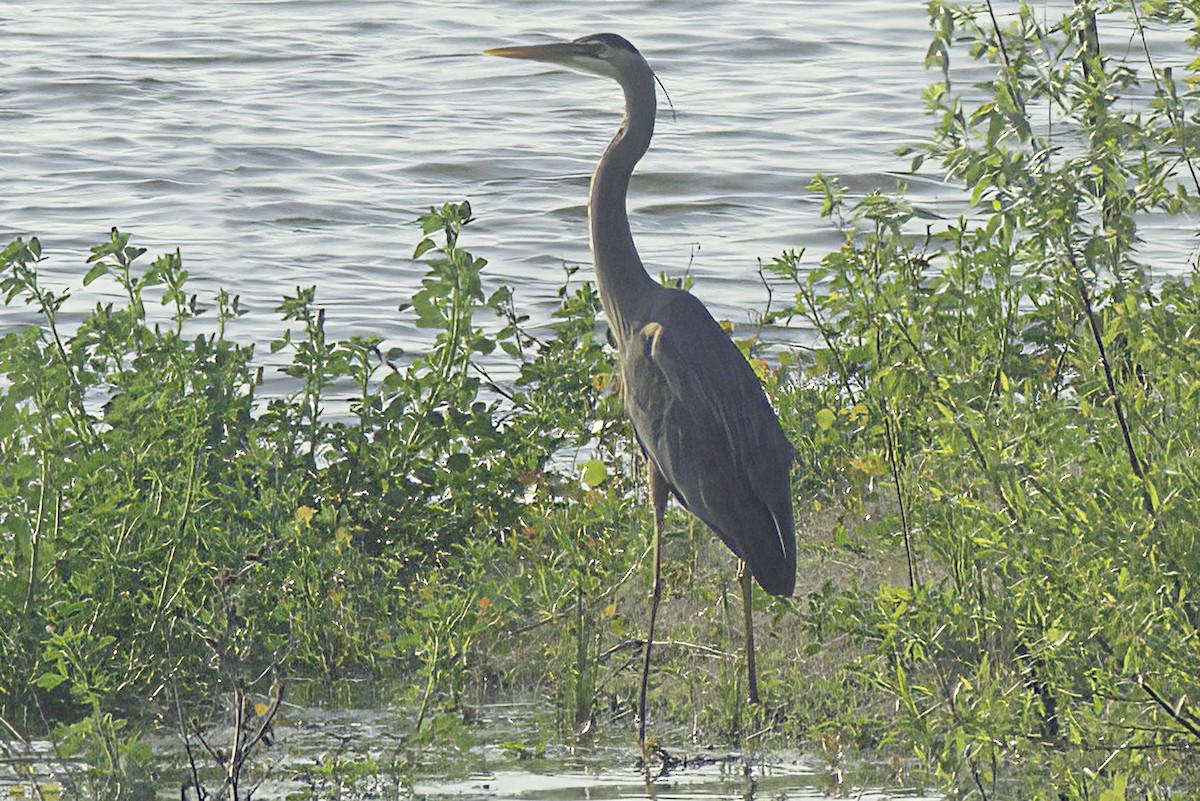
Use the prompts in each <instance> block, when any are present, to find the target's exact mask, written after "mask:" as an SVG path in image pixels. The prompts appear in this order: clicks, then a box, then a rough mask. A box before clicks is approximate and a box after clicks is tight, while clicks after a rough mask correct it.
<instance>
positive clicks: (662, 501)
mask: <svg viewBox="0 0 1200 801" xmlns="http://www.w3.org/2000/svg"><path fill="white" fill-rule="evenodd" d="M650 500H651V501H652V502H653V504H654V588H653V589H652V590H651V592H650V625H649V627H648V629H647V631H646V649H645V651H644V652H643V657H642V689H641V692H640V693H639V694H638V745H639V746H640V747H641V749H642V752H643V753H645V750H646V686H647V684H648V683H649V681H650V649H651V646H653V645H654V622H655V620H656V619H657V618H658V601H659V599H660V598H662V528H663V515H664V514H665V513H666V509H667V482H666V479H664V478H663V477H662V474H660V473H659V472H658V468H657V467H655V466H654V463H653V462H651V463H650Z"/></svg>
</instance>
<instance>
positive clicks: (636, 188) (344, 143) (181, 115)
mask: <svg viewBox="0 0 1200 801" xmlns="http://www.w3.org/2000/svg"><path fill="white" fill-rule="evenodd" d="M1049 5H1052V6H1053V5H1063V4H1062V3H1059V4H1053V3H1052V4H1049ZM1067 5H1069V4H1067ZM605 30H608V31H615V32H618V33H621V34H623V35H625V36H626V37H628V38H629V39H631V40H632V41H633V42H634V43H635V44H637V45H638V46H639V47H640V48H641V49H642V51H643V52H644V53H645V54H646V56H647V57H648V58H649V60H650V61H651V63H652V64H653V65H654V66H655V67H656V68H657V70H658V72H659V74H660V76H661V78H662V81H663V83H664V84H665V86H666V87H667V90H668V91H669V92H670V95H671V99H672V101H673V104H674V107H675V110H676V115H675V117H674V118H672V116H671V115H670V114H669V113H668V110H667V107H666V104H665V103H662V102H661V100H660V108H661V111H660V120H659V126H658V131H657V135H656V138H655V141H654V144H653V146H652V148H651V151H650V153H649V155H648V156H647V157H646V158H645V160H644V161H643V162H642V165H641V167H640V169H639V172H638V174H637V175H636V176H635V179H634V184H633V188H632V198H631V202H630V207H631V213H632V219H633V225H634V228H635V234H636V236H637V238H638V242H639V245H640V247H641V250H642V253H643V257H644V260H645V261H646V263H647V265H648V267H649V268H650V269H651V270H652V271H653V272H658V271H666V272H668V273H675V274H678V273H681V272H683V271H684V270H685V269H687V268H688V265H689V262H690V263H691V270H692V272H693V273H694V274H695V275H696V276H697V278H698V284H697V287H696V291H697V294H699V295H700V296H701V297H702V298H703V299H704V300H705V301H706V302H708V303H709V304H710V306H712V307H713V308H714V312H715V313H716V314H717V316H718V317H725V318H728V319H731V320H733V321H735V322H745V321H746V320H747V310H748V309H749V308H752V307H753V308H757V307H761V305H762V303H763V302H764V300H765V297H766V295H765V292H764V290H763V288H762V286H761V285H760V283H759V280H758V277H757V275H756V274H755V267H756V262H757V259H758V258H765V259H769V258H771V257H772V256H774V255H776V254H777V253H778V252H779V251H780V250H781V249H783V248H787V247H807V248H808V249H809V253H810V254H813V255H812V260H811V261H812V262H813V263H815V261H816V258H817V257H818V256H819V254H820V253H822V252H826V251H828V250H829V249H830V248H832V247H835V246H836V244H837V241H838V239H837V235H836V234H834V233H833V232H832V231H831V230H830V229H829V227H828V226H827V225H825V224H824V223H823V222H822V221H820V219H819V215H818V206H817V204H816V203H815V201H814V200H813V199H812V198H811V196H810V195H809V193H808V192H807V191H806V189H805V185H806V184H807V182H808V181H809V179H810V178H811V177H812V176H813V174H815V173H817V172H826V173H833V174H838V175H841V176H843V177H844V179H845V181H846V182H847V183H848V184H849V185H850V187H852V188H854V189H859V190H863V191H865V190H867V189H870V188H873V187H875V186H877V185H888V184H890V183H892V181H890V180H889V177H888V173H889V171H896V170H900V171H903V170H905V169H906V168H907V166H908V161H907V160H906V159H902V158H900V157H897V156H896V155H895V154H894V150H895V148H896V147H897V146H898V145H901V144H904V143H908V142H914V141H917V140H919V139H920V138H921V137H922V136H923V134H924V132H925V131H926V130H927V128H928V121H927V120H926V118H925V117H924V116H923V113H922V102H921V100H920V91H921V88H922V87H923V86H925V85H926V84H927V83H928V82H929V80H930V76H929V75H927V74H926V73H925V71H924V69H923V67H922V62H923V58H924V53H925V49H926V46H927V44H928V41H929V38H928V33H927V30H926V22H925V10H924V3H922V2H917V1H916V0H842V2H836V3H830V2H827V1H826V0H821V1H820V2H817V1H816V0H786V1H784V0H738V2H715V0H655V2H625V1H624V0H603V2H593V3H575V2H565V0H489V2H453V1H452V0H451V1H449V2H447V1H439V2H429V1H428V0H410V1H409V2H403V3H399V2H381V1H379V0H274V1H272V0H265V1H264V0H207V1H206V2H203V3H177V2H169V1H168V0H118V1H116V2H108V3H83V2H70V1H69V0H40V1H39V2H21V0H6V1H5V2H4V3H3V4H0V75H2V76H3V79H2V80H0V185H2V186H3V187H4V191H3V192H2V193H0V236H2V237H4V238H7V237H9V236H12V235H15V234H38V235H40V236H41V237H42V238H43V242H44V245H45V246H46V248H47V250H48V252H49V253H50V254H51V255H52V256H53V260H52V262H51V263H50V266H49V269H51V270H52V271H53V275H54V277H55V278H56V281H57V284H56V285H59V286H61V285H63V284H66V283H68V282H69V283H70V284H71V285H72V286H78V285H79V283H80V281H79V277H80V275H81V274H82V268H81V267H80V266H79V265H80V264H81V262H82V260H83V258H84V257H85V256H86V252H87V248H88V247H89V246H90V245H94V244H97V243H98V242H100V241H101V240H103V239H104V238H105V237H106V235H107V231H108V229H109V227H110V226H113V225H117V226H119V227H121V228H122V229H125V230H131V231H133V232H135V234H136V236H137V241H138V242H139V243H140V244H142V245H144V246H146V247H148V248H149V249H150V251H151V255H153V254H154V253H157V252H160V251H162V250H166V249H169V248H173V247H175V246H176V245H178V246H180V247H181V248H182V250H183V255H184V258H185V262H186V264H187V266H188V267H189V268H190V270H191V272H192V275H193V276H194V281H193V282H194V284H195V286H194V287H193V288H194V289H197V290H200V291H201V293H202V295H208V294H210V293H211V292H212V291H214V290H215V289H216V288H217V287H218V286H225V287H227V288H228V289H230V290H231V291H233V292H238V293H240V294H241V296H242V300H243V303H244V305H246V306H248V307H249V308H250V309H251V311H252V314H251V315H249V316H248V317H247V318H246V319H245V320H243V326H242V329H241V331H240V335H241V336H246V337H248V338H252V339H258V340H261V339H265V338H266V337H268V336H271V335H272V334H277V333H278V330H279V329H278V324H277V322H276V321H275V317H274V314H273V311H272V310H273V308H274V306H275V305H277V303H278V301H279V298H280V296H281V295H282V294H283V293H284V292H285V291H288V290H289V289H291V288H294V287H295V286H297V285H309V284H317V285H318V286H319V296H318V297H319V298H320V299H322V300H323V301H324V302H325V303H326V304H327V305H328V307H329V309H328V320H329V322H330V324H331V327H332V328H333V331H334V334H335V335H338V336H342V335H346V334H349V333H368V332H380V333H382V334H383V335H384V336H386V337H387V338H388V340H389V341H390V342H391V343H393V344H401V345H404V346H406V347H412V346H413V345H417V346H419V345H420V342H421V336H422V333H421V332H418V331H417V330H416V329H414V328H413V327H412V326H411V325H410V324H409V323H408V322H407V321H406V320H405V319H404V318H403V317H402V316H401V315H399V314H397V312H396V306H397V304H398V303H400V302H402V301H403V300H405V299H406V298H407V297H408V296H409V295H410V294H411V293H412V291H413V290H414V288H415V287H416V286H417V284H418V280H419V275H420V268H419V267H418V266H417V265H414V264H413V263H412V262H411V261H410V260H409V259H408V256H409V255H410V254H411V253H412V249H413V246H414V244H415V243H416V241H417V239H418V232H417V230H416V229H415V227H414V225H413V221H414V220H415V219H416V217H417V216H418V214H420V213H421V212H422V211H423V210H425V209H427V208H428V207H429V206H430V205H433V204H438V203H441V202H442V201H445V200H450V199H462V198H468V199H470V200H471V202H472V204H473V206H474V208H475V211H476V214H477V216H478V218H479V221H478V223H477V224H476V225H474V226H472V229H471V230H470V231H469V236H468V238H467V239H466V244H467V246H468V247H469V248H471V249H472V250H474V251H475V252H476V253H477V254H479V255H483V256H486V257H487V258H488V259H489V260H490V262H491V264H490V267H489V270H490V277H491V280H492V281H493V282H497V283H498V282H506V283H510V284H512V285H513V286H515V287H516V289H517V302H518V304H519V305H520V306H521V307H522V309H523V310H524V311H527V312H528V313H530V314H531V315H532V318H533V321H534V322H535V323H538V322H544V321H545V320H546V319H547V317H548V315H549V312H550V310H551V308H552V306H553V297H554V290H555V289H556V287H557V286H558V284H559V282H560V281H561V279H562V274H563V271H562V265H563V263H564V262H567V263H582V264H587V263H588V253H587V237H586V232H585V201H586V191H587V181H588V176H589V174H590V172H591V170H592V167H593V165H594V163H595V160H596V158H597V157H598V155H599V153H600V152H601V150H602V149H603V147H604V145H605V143H606V142H607V140H608V138H609V137H610V136H611V135H612V133H613V131H614V130H615V127H616V125H617V123H618V120H619V112H620V103H621V98H620V92H619V89H618V88H617V87H616V85H615V84H613V83H610V82H606V81H602V80H597V79H594V78H588V77H585V76H580V75H576V74H572V73H567V72H562V71H556V70H553V69H550V68H547V67H545V66H543V65H538V64H533V63H528V62H525V63H522V62H513V61H508V60H502V59H495V58H488V57H486V56H483V55H481V51H482V50H483V49H485V48H486V47H491V46H496V45H502V44H510V43H517V42H539V41H546V40H548V39H550V38H564V37H576V36H579V35H582V34H585V33H591V32H596V31H605ZM1121 35H1123V36H1124V37H1125V38H1124V39H1120V37H1118V39H1119V41H1118V45H1120V46H1122V47H1124V48H1126V49H1128V48H1130V47H1132V43H1131V42H1130V41H1129V37H1128V35H1127V33H1126V34H1121ZM1175 55H1177V56H1178V58H1177V59H1176V60H1178V61H1182V60H1183V59H1184V58H1185V56H1186V54H1183V53H1175ZM1169 56H1170V54H1167V55H1163V56H1160V58H1161V61H1160V66H1166V65H1168V64H1170V63H1172V62H1171V61H1170V58H1169ZM910 194H911V195H913V196H914V197H916V198H917V199H918V200H919V201H920V202H922V203H925V204H928V205H930V206H933V207H938V206H939V204H943V205H944V204H946V203H949V204H951V205H952V206H953V205H954V204H956V203H957V195H956V193H955V192H953V191H952V190H950V189H947V188H945V187H942V186H941V185H940V184H938V182H937V181H936V180H934V177H933V176H931V177H917V178H916V179H915V181H914V183H913V184H912V188H911V189H910ZM958 211H959V210H958V209H956V208H953V209H952V210H951V213H953V214H957V213H958ZM1186 251H1187V247H1186V244H1185V245H1184V246H1183V247H1181V248H1180V249H1179V252H1178V253H1176V254H1174V255H1175V256H1178V257H1179V258H1178V262H1179V264H1182V263H1183V262H1185V261H1186V255H1187V253H1186ZM1167 269H1168V270H1169V269H1171V268H1170V266H1169V265H1168V267H1167ZM105 291H111V288H109V289H108V290H105ZM94 300H95V290H92V292H91V294H89V295H88V296H87V297H86V298H85V297H77V298H76V300H75V301H73V305H71V306H69V307H68V310H69V311H72V312H73V313H76V314H77V313H78V312H79V311H80V309H82V308H84V307H90V305H91V304H92V303H93V302H94ZM0 314H3V315H4V316H3V317H0V323H4V324H5V326H6V327H7V325H11V324H13V323H14V322H15V321H17V320H26V319H30V317H29V313H28V312H27V311H25V310H16V311H13V310H0Z"/></svg>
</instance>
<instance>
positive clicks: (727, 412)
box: [621, 291, 796, 595]
mask: <svg viewBox="0 0 1200 801" xmlns="http://www.w3.org/2000/svg"><path fill="white" fill-rule="evenodd" d="M663 297H664V301H663V302H662V303H659V304H656V307H655V310H654V313H653V314H652V318H653V320H652V322H648V323H646V324H644V325H643V326H642V327H641V328H640V329H639V330H637V331H635V332H634V333H633V335H632V336H631V337H630V338H629V339H628V340H627V341H626V342H625V343H623V345H622V349H621V350H622V352H621V375H622V383H623V387H624V395H625V405H626V408H627V410H628V413H629V417H630V419H631V420H632V422H633V427H634V430H635V431H636V433H637V436H638V440H639V442H640V443H641V445H642V447H643V448H644V449H645V451H646V454H647V456H648V457H649V458H650V459H651V460H652V461H653V462H654V464H655V466H656V467H657V468H658V470H659V471H660V472H661V473H662V475H663V477H664V478H666V480H667V483H668V485H669V486H670V487H671V491H672V494H674V495H675V497H676V498H677V499H678V500H679V502H680V503H681V504H683V506H684V507H685V508H686V509H688V510H689V511H691V512H692V513H693V514H695V515H696V516H697V517H699V518H700V519H701V520H703V521H704V522H705V523H706V524H707V525H708V526H709V527H710V528H711V529H713V531H714V532H716V534H717V535H718V536H719V537H720V538H721V539H722V541H724V542H725V544H726V545H727V546H729V548H730V550H732V551H733V552H734V554H736V555H737V556H738V557H740V558H742V559H745V560H746V562H747V564H748V565H749V566H750V570H751V572H752V573H753V574H754V577H755V578H756V579H757V580H758V583H759V584H760V585H761V586H762V587H763V589H765V590H766V591H767V592H770V593H772V594H775V595H791V593H792V591H793V589H794V587H795V576H796V539H795V529H794V523H793V517H792V499H791V488H790V482H789V478H788V474H789V471H790V467H791V463H792V459H793V450H792V446H791V443H789V442H788V440H787V437H786V436H785V435H784V433H783V429H782V427H780V425H779V420H778V418H777V417H776V416H775V412H774V410H773V409H772V408H771V405H770V403H769V402H768V401H767V398H766V395H765V394H764V392H763V389H762V384H761V383H759V380H758V377H757V376H756V375H755V374H754V371H753V369H751V367H750V365H749V363H747V361H746V359H745V357H744V356H742V353H741V351H739V350H738V349H737V346H736V345H734V344H733V342H732V341H731V340H730V339H729V337H728V336H727V335H726V334H725V332H724V331H723V330H722V329H721V327H720V326H719V325H718V324H717V323H716V321H715V320H713V318H712V316H711V315H710V314H709V313H708V310H707V309H706V308H705V307H704V305H703V304H702V303H700V301H699V300H697V299H696V298H695V297H693V296H692V295H691V294H689V293H687V292H683V291H671V292H668V293H666V294H665V295H664V296H663Z"/></svg>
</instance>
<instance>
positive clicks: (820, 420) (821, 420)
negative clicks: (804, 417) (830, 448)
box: [816, 409, 837, 431]
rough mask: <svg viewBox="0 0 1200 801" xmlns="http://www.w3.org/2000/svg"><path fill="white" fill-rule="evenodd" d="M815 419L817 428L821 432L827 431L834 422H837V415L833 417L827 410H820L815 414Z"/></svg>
mask: <svg viewBox="0 0 1200 801" xmlns="http://www.w3.org/2000/svg"><path fill="white" fill-rule="evenodd" d="M816 418H817V428H819V429H821V430H822V431H827V430H829V428H830V427H831V426H832V425H833V423H834V421H835V420H837V415H835V414H834V413H833V412H832V411H830V410H829V409H821V410H820V411H818V412H817V414H816Z"/></svg>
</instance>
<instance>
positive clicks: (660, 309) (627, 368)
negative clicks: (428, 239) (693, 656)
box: [487, 33, 796, 748]
mask: <svg viewBox="0 0 1200 801" xmlns="http://www.w3.org/2000/svg"><path fill="white" fill-rule="evenodd" d="M487 52H488V53H489V54H490V55H493V56H504V57H505V58H521V59H530V60H533V61H543V62H549V63H551V64H558V65H561V66H564V67H568V68H570V69H574V70H577V71H579V72H584V73H588V74H591V75H599V76H602V77H607V78H613V79H615V80H616V81H617V83H619V84H620V85H621V88H622V89H624V91H625V120H624V122H623V123H622V125H621V128H620V130H619V131H617V135H616V136H615V137H613V140H612V143H611V144H609V146H608V149H607V150H606V151H604V156H603V157H602V158H601V159H600V164H599V165H598V166H597V167H596V172H595V174H594V175H593V176H592V186H591V191H590V194H589V198H588V224H589V227H590V234H591V246H592V255H593V257H594V260H595V264H596V282H597V284H598V285H599V288H600V300H601V302H602V303H603V304H604V311H605V313H606V314H607V315H608V321H609V325H610V326H611V328H612V330H613V332H614V334H615V335H616V340H617V348H618V355H619V357H620V363H621V390H622V395H623V396H624V401H625V408H626V410H627V412H628V414H629V418H630V420H631V421H632V423H633V430H634V433H635V434H636V435H637V440H638V443H639V444H640V445H641V447H642V450H643V451H644V452H645V454H646V457H647V461H648V462H649V474H650V497H651V499H652V500H653V503H654V588H653V591H652V594H651V601H650V624H649V631H648V632H647V634H646V645H645V651H644V655H643V662H642V683H641V691H640V693H639V697H638V742H639V743H640V744H641V745H642V747H643V748H645V745H646V685H647V682H648V676H649V672H650V650H651V646H652V645H653V643H654V624H655V619H656V618H657V616H658V603H659V599H660V598H661V597H662V579H661V569H662V527H663V514H664V511H665V510H666V506H667V496H668V494H670V495H674V496H675V498H676V499H677V500H678V501H679V502H680V503H681V504H683V507H684V508H685V509H687V510H688V511H690V512H691V513H692V514H694V515H696V517H698V518H700V519H701V520H703V521H704V522H705V523H706V524H708V527H709V528H711V529H712V530H713V531H714V532H716V534H717V536H718V537H720V538H721V541H722V542H724V543H725V544H726V545H727V546H729V549H730V550H731V551H733V553H734V554H735V555H736V556H737V557H738V558H739V559H740V560H741V562H740V564H739V567H738V578H739V581H740V583H741V586H742V603H743V611H744V616H745V624H746V667H747V674H748V682H747V683H748V689H749V696H750V700H751V702H753V703H757V702H758V679H757V675H756V672H755V667H754V629H753V624H752V619H751V607H750V600H751V592H752V585H751V580H750V576H751V575H753V576H754V578H755V579H757V580H758V583H759V585H760V586H761V587H762V588H763V589H764V590H766V591H767V592H768V593H770V594H772V595H784V596H786V595H791V594H792V592H793V590H794V589H795V585H796V535H795V530H794V525H793V520H792V496H791V490H790V483H789V479H788V475H789V472H790V468H791V464H792V461H793V453H794V452H793V450H792V446H791V443H789V442H788V440H787V437H786V436H784V433H783V429H782V428H781V427H780V425H779V419H778V418H777V417H776V416H775V412H774V410H772V408H771V405H770V403H769V402H768V401H767V397H766V395H765V394H764V393H763V389H762V385H761V384H760V383H759V380H758V377H757V376H756V375H755V374H754V371H753V370H752V369H751V367H750V365H749V363H748V362H747V361H746V359H745V357H743V356H742V353H741V352H740V351H739V350H738V349H737V346H736V345H734V344H733V342H732V341H731V340H730V338H729V337H728V336H727V335H726V333H725V331H724V330H722V328H721V326H720V325H718V324H717V322H716V321H715V320H713V318H712V315H711V314H709V313H708V309H706V308H705V307H704V304H702V303H701V302H700V301H699V300H697V299H696V298H695V297H693V296H692V295H691V294H689V293H688V292H686V291H683V290H680V289H669V288H667V287H664V286H662V285H660V284H659V283H657V282H656V281H654V280H653V279H652V278H651V277H650V276H649V275H648V274H647V273H646V270H645V268H644V267H643V266H642V260H641V258H640V257H639V256H638V252H637V248H636V247H634V244H633V236H632V235H631V234H630V231H629V217H628V215H627V213H626V210H625V195H626V193H627V190H628V188H629V177H630V175H632V174H633V168H634V166H635V165H636V164H637V163H638V161H639V160H640V159H641V158H642V156H643V155H644V154H645V152H646V149H647V148H648V147H649V146H650V137H651V136H652V135H653V133H654V113H655V109H656V107H657V104H656V101H655V96H654V83H655V80H656V79H655V76H654V71H653V70H652V69H651V68H650V65H649V64H647V63H646V60H645V59H644V58H642V55H641V53H639V52H638V51H637V49H636V48H635V47H634V46H633V45H631V44H630V43H629V42H628V41H626V40H625V39H623V38H622V37H620V36H617V35H615V34H611V33H602V34H597V35H593V36H585V37H583V38H582V39H576V40H575V41H572V42H563V43H557V44H544V45H531V46H525V47H501V48H496V49H494V50H488V51H487ZM747 566H749V571H748V572H747V569H746V568H747Z"/></svg>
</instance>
